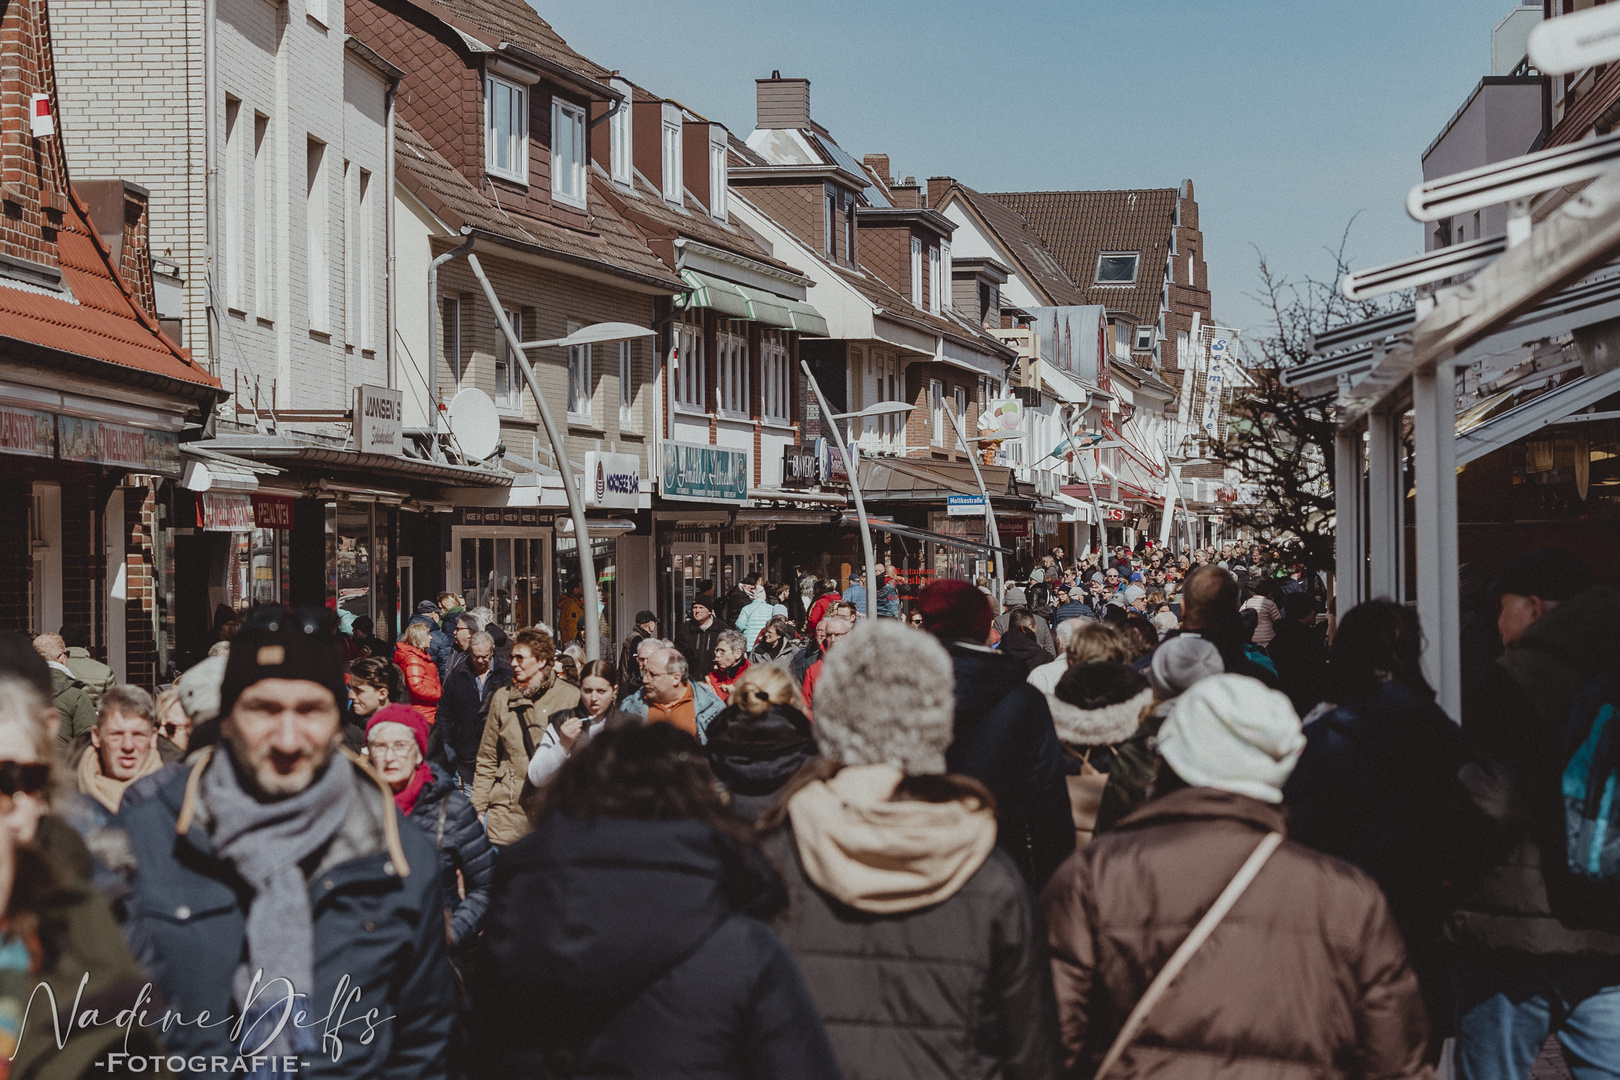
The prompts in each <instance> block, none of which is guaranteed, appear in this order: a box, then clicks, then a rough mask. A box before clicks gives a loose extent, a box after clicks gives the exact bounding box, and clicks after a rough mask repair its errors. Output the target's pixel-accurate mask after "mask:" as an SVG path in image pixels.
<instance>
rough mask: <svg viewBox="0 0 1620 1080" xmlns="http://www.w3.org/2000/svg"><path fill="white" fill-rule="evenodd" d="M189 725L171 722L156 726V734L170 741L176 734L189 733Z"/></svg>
mask: <svg viewBox="0 0 1620 1080" xmlns="http://www.w3.org/2000/svg"><path fill="white" fill-rule="evenodd" d="M190 728H191V725H190V724H177V723H175V722H174V721H173V720H170V721H168V722H166V723H162V724H159V725H158V729H157V730H158V734H159V735H161V736H163V737H164V738H165V739H172V738H174V737H175V735H176V734H177V733H178V732H181V731H189V730H190Z"/></svg>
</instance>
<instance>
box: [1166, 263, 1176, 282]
mask: <svg viewBox="0 0 1620 1080" xmlns="http://www.w3.org/2000/svg"><path fill="white" fill-rule="evenodd" d="M1164 280H1165V281H1166V282H1168V283H1170V284H1172V285H1173V284H1175V281H1176V260H1174V259H1166V260H1164Z"/></svg>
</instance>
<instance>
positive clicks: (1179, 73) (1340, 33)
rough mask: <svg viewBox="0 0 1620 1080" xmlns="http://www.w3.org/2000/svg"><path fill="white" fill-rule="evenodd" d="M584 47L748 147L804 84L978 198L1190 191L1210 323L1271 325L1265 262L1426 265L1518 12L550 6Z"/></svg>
mask: <svg viewBox="0 0 1620 1080" xmlns="http://www.w3.org/2000/svg"><path fill="white" fill-rule="evenodd" d="M534 2H535V6H536V7H537V8H538V10H539V11H540V13H541V15H542V16H543V17H544V18H545V19H546V20H547V21H549V22H550V23H551V24H552V25H553V26H554V27H556V29H557V31H558V32H559V33H561V34H562V35H563V37H565V38H566V39H567V40H568V42H569V44H570V45H572V46H573V47H574V48H575V49H577V50H578V51H580V52H582V53H584V54H585V55H587V56H589V57H591V59H593V60H595V61H596V62H597V63H600V64H603V65H605V66H607V67H609V68H618V69H620V70H621V71H622V72H623V73H624V74H625V76H626V77H628V78H630V79H633V80H634V81H636V82H638V83H640V84H641V85H643V86H646V87H647V88H648V89H650V90H652V91H653V92H654V93H658V94H661V95H663V96H666V97H671V98H674V99H676V100H679V101H681V102H682V103H683V104H685V105H687V106H688V107H689V108H692V109H694V110H696V111H697V112H699V113H702V114H704V115H706V116H709V117H711V118H713V119H715V120H719V121H721V122H722V123H725V124H726V125H728V126H729V127H731V128H732V130H733V131H736V132H737V133H738V134H741V135H746V134H747V133H748V132H749V131H750V130H752V128H753V126H754V124H753V120H754V80H755V79H756V78H762V77H765V76H768V75H769V74H770V73H771V69H772V68H778V69H780V70H781V72H782V74H783V75H794V76H805V77H808V78H809V79H810V80H811V88H810V95H811V96H810V104H811V113H812V115H814V116H815V117H816V119H817V120H818V121H819V122H821V123H822V124H824V125H826V126H827V128H829V129H830V130H831V131H832V133H833V135H834V137H835V138H837V139H838V141H839V143H840V144H842V145H843V146H844V147H845V148H846V149H847V150H849V151H850V152H851V153H853V154H855V155H856V157H860V156H861V155H862V154H867V153H887V154H889V155H890V157H891V159H892V162H893V168H894V171H895V172H896V173H898V174H900V175H902V176H904V175H914V176H916V177H918V178H919V179H921V178H923V177H926V176H930V175H950V176H955V177H956V178H958V179H959V180H961V181H962V182H964V183H966V184H968V185H969V186H972V187H975V188H979V189H980V190H988V191H995V190H1041V189H1063V188H1121V187H1168V186H1172V185H1174V184H1176V183H1179V182H1180V181H1181V179H1182V178H1183V177H1191V178H1192V180H1193V183H1194V186H1195V189H1196V193H1197V195H1198V202H1199V210H1200V214H1201V216H1202V225H1203V230H1204V237H1205V250H1206V254H1207V258H1208V261H1209V277H1210V287H1211V290H1212V292H1213V294H1214V310H1215V317H1216V319H1217V321H1220V322H1223V323H1228V324H1233V325H1237V326H1238V327H1240V328H1249V327H1255V326H1258V325H1260V324H1261V323H1262V321H1263V318H1264V312H1263V311H1262V309H1260V308H1259V307H1258V305H1257V304H1256V303H1255V302H1254V301H1253V300H1252V299H1250V298H1249V297H1248V295H1247V294H1250V293H1252V292H1253V291H1254V290H1255V287H1256V282H1257V278H1256V254H1255V249H1256V248H1258V249H1259V250H1260V251H1262V252H1264V253H1265V255H1266V257H1267V259H1268V261H1269V262H1270V263H1271V265H1272V267H1273V269H1274V270H1277V271H1281V272H1283V273H1285V274H1288V275H1290V276H1301V275H1305V274H1312V275H1315V276H1318V277H1321V276H1325V275H1326V274H1327V272H1328V271H1329V269H1331V263H1329V262H1328V261H1327V259H1328V257H1327V255H1326V254H1325V253H1324V252H1323V250H1322V249H1323V248H1324V246H1332V245H1335V244H1336V243H1337V241H1338V237H1339V235H1340V233H1341V231H1342V230H1343V228H1344V226H1345V223H1346V222H1347V221H1349V220H1350V217H1351V215H1353V214H1356V213H1357V212H1358V211H1360V212H1361V214H1360V217H1359V218H1358V219H1357V220H1356V224H1355V227H1354V229H1353V230H1352V233H1351V238H1350V244H1349V248H1348V252H1349V254H1350V256H1351V260H1352V265H1353V266H1358V267H1365V266H1371V265H1374V264H1377V263H1381V262H1386V261H1389V260H1391V259H1397V258H1401V257H1403V256H1406V255H1409V254H1412V253H1414V252H1416V251H1419V250H1421V248H1422V234H1421V232H1420V230H1419V227H1418V225H1417V224H1416V223H1414V222H1413V221H1411V220H1410V219H1409V218H1408V217H1407V216H1406V213H1405V210H1404V208H1403V207H1404V201H1405V195H1406V191H1407V189H1408V188H1410V187H1411V186H1412V185H1413V184H1414V183H1416V182H1417V181H1418V180H1419V179H1420V178H1421V173H1420V163H1419V155H1420V154H1422V152H1423V150H1424V148H1425V147H1427V146H1428V144H1429V142H1430V140H1431V139H1433V138H1434V136H1435V135H1436V134H1437V133H1438V132H1439V130H1440V128H1441V126H1442V125H1443V124H1444V123H1445V122H1446V121H1447V120H1448V119H1449V118H1450V117H1451V115H1452V113H1453V112H1455V111H1456V109H1457V107H1458V106H1460V105H1461V104H1462V103H1463V101H1464V100H1465V98H1466V97H1467V95H1468V93H1469V92H1470V91H1471V90H1472V89H1473V87H1474V84H1475V83H1476V82H1478V80H1479V77H1480V76H1481V75H1485V74H1488V73H1489V69H1490V32H1491V28H1492V27H1493V26H1495V25H1496V23H1497V21H1498V20H1500V19H1501V18H1502V16H1503V15H1505V14H1506V13H1507V12H1508V11H1509V10H1510V8H1511V7H1512V3H1511V0H1307V2H1300V0H1290V2H1275V0H1254V2H1235V0H1234V2H1218V0H1204V2H1191V0H1135V2H1125V0H1066V2H1065V0H1012V2H1008V0H1002V2H1000V3H984V2H979V3H968V2H964V0H934V2H932V3H928V4H922V3H878V4H873V3H857V2H850V0H822V2H820V3H816V4H806V3H803V2H796V3H788V2H780V0H614V2H612V3H604V2H602V0H534Z"/></svg>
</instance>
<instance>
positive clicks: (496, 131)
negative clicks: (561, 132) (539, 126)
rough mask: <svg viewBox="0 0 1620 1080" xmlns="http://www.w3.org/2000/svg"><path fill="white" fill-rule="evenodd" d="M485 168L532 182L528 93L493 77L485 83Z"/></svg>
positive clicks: (489, 77)
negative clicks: (530, 173)
mask: <svg viewBox="0 0 1620 1080" xmlns="http://www.w3.org/2000/svg"><path fill="white" fill-rule="evenodd" d="M484 167H485V168H486V169H487V170H488V171H489V172H490V173H491V174H492V175H494V176H499V177H503V178H505V179H507V180H515V181H516V182H518V183H520V184H527V183H528V182H529V92H528V90H527V89H525V88H524V87H522V86H519V85H518V84H517V83H514V82H507V81H506V80H505V79H498V78H496V77H495V76H493V75H490V76H487V77H486V78H485V79H484Z"/></svg>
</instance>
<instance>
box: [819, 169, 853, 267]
mask: <svg viewBox="0 0 1620 1080" xmlns="http://www.w3.org/2000/svg"><path fill="white" fill-rule="evenodd" d="M821 208H822V230H821V232H822V237H821V239H822V243H823V245H824V246H825V247H826V249H827V258H829V259H837V258H838V195H837V193H836V192H835V191H834V190H833V187H832V185H831V184H828V185H827V186H826V187H823V188H822V189H821ZM844 254H845V256H846V259H847V256H848V254H849V253H848V252H847V251H846V252H845V253H844Z"/></svg>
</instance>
